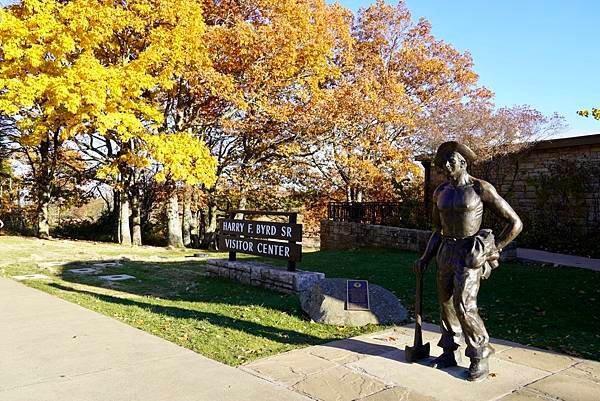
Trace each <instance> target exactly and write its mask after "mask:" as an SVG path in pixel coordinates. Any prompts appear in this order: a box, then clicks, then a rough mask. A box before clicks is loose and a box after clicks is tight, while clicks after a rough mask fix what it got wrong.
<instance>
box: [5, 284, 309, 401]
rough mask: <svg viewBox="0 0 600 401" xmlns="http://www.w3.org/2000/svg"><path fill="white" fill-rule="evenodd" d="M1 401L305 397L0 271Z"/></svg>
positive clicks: (202, 400) (278, 400)
mask: <svg viewBox="0 0 600 401" xmlns="http://www.w3.org/2000/svg"><path fill="white" fill-rule="evenodd" d="M0 400H2V401H138V400H139V401H184V400H185V401H187V400H190V401H192V400H193V401H220V400H236V401H237V400H257V401H258V400H273V401H283V400H292V401H309V399H308V398H306V397H305V396H303V395H301V394H298V393H297V392H294V391H291V390H288V389H286V388H285V387H282V386H279V385H276V384H273V383H271V382H268V381H265V380H263V379H260V378H258V377H256V376H254V375H252V374H250V373H248V372H244V371H243V370H241V369H236V368H233V367H230V366H227V365H224V364H222V363H219V362H216V361H213V360H211V359H208V358H205V357H203V356H201V355H198V354H196V353H194V352H192V351H190V350H187V349H184V348H181V347H179V346H177V345H175V344H172V343H170V342H168V341H165V340H163V339H161V338H158V337H155V336H152V335H150V334H147V333H145V332H143V331H140V330H138V329H135V328H133V327H130V326H128V325H126V324H124V323H121V322H118V321H116V320H113V319H111V318H109V317H106V316H103V315H100V314H98V313H96V312H93V311H90V310H88V309H84V308H82V307H80V306H77V305H75V304H72V303H69V302H67V301H64V300H61V299H59V298H56V297H53V296H51V295H49V294H46V293H44V292H41V291H37V290H35V289H32V288H29V287H26V286H24V285H22V284H19V283H17V282H15V281H12V280H9V279H4V278H0Z"/></svg>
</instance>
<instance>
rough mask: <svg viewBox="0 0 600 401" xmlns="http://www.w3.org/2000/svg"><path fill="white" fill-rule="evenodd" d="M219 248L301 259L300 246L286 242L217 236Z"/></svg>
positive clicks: (279, 257)
mask: <svg viewBox="0 0 600 401" xmlns="http://www.w3.org/2000/svg"><path fill="white" fill-rule="evenodd" d="M219 249H226V250H228V251H231V252H241V253H248V254H250V255H258V256H266V257H268V258H275V259H285V260H290V261H292V262H299V261H300V260H301V259H302V246H301V245H298V244H290V243H288V242H275V241H265V240H258V239H252V238H238V237H231V236H227V235H221V236H219Z"/></svg>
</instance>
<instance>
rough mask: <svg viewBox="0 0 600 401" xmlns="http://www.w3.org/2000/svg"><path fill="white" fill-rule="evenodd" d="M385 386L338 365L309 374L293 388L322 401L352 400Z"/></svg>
mask: <svg viewBox="0 0 600 401" xmlns="http://www.w3.org/2000/svg"><path fill="white" fill-rule="evenodd" d="M385 387H386V385H385V384H384V383H382V382H380V381H379V380H375V379H373V378H370V377H367V376H363V375H360V374H357V373H355V372H353V371H351V370H349V369H346V368H344V367H341V366H337V367H335V368H332V369H328V370H326V371H323V372H320V373H319V374H317V375H311V376H308V377H307V378H306V379H304V380H302V381H301V382H299V383H297V384H296V385H294V387H293V388H294V389H295V390H297V391H300V392H301V393H304V394H306V395H308V396H310V397H312V398H315V399H318V400H322V401H352V400H356V399H360V398H363V397H366V396H368V395H371V394H374V393H377V392H379V391H381V390H383V389H384V388H385Z"/></svg>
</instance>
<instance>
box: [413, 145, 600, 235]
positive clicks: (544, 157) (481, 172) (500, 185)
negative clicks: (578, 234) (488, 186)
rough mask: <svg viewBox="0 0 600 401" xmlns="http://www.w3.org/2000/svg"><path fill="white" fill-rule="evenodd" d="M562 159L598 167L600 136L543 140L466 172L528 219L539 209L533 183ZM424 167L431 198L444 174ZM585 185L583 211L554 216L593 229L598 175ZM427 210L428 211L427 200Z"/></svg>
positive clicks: (599, 194)
mask: <svg viewBox="0 0 600 401" xmlns="http://www.w3.org/2000/svg"><path fill="white" fill-rule="evenodd" d="M565 161H567V162H577V163H582V162H585V163H587V164H588V165H592V166H596V169H598V168H600V135H589V136H586V137H576V138H562V139H555V140H549V141H542V142H539V143H538V144H536V145H534V146H533V147H531V148H528V149H525V150H523V151H521V152H518V153H513V154H509V155H506V156H504V157H502V158H497V159H493V160H492V161H489V162H486V163H481V164H478V165H475V166H472V167H471V168H470V169H469V172H470V173H471V174H473V175H474V176H476V177H479V178H483V179H485V180H487V181H489V182H490V183H492V184H493V185H494V186H495V187H496V189H497V190H498V193H500V194H501V195H502V196H503V197H505V199H506V200H507V201H508V202H509V203H510V204H511V206H512V207H513V208H514V209H515V211H516V212H517V214H519V215H520V216H521V217H523V218H525V219H527V218H528V217H532V216H535V215H536V214H538V212H539V207H540V201H539V199H538V194H537V193H536V189H537V188H536V185H539V184H538V183H537V182H538V181H539V179H540V177H542V176H545V175H548V174H550V173H551V166H552V165H553V164H558V163H564V162H565ZM426 162H427V163H430V161H426ZM424 165H425V163H424ZM426 168H429V169H430V180H429V184H428V185H427V186H426V193H425V196H426V199H427V200H429V201H430V200H431V198H432V197H431V194H432V193H433V191H434V190H435V188H436V187H437V186H438V185H439V184H440V183H442V182H443V181H444V177H443V175H442V174H441V172H440V171H438V169H437V168H435V167H432V166H431V165H430V164H428V165H427V166H426ZM586 187H587V189H586V191H585V193H584V194H582V196H583V202H584V205H585V210H583V211H582V212H581V213H579V214H577V215H576V216H575V215H574V213H573V211H572V210H565V213H563V215H564V216H563V215H561V213H560V211H558V214H559V215H558V216H557V219H558V221H560V222H561V223H562V224H577V225H579V226H582V227H587V228H588V229H589V230H596V229H598V224H599V223H600V176H594V175H590V177H589V180H588V182H587V183H586ZM553 196H557V197H560V196H561V194H560V191H559V190H557V191H556V194H555V195H554V194H553ZM427 209H428V213H430V210H431V204H430V203H429V202H428V203H427ZM525 228H526V229H527V227H525Z"/></svg>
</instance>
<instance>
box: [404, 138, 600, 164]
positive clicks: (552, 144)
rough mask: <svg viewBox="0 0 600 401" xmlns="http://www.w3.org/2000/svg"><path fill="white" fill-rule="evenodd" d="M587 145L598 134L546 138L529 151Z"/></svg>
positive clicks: (425, 156) (424, 156)
mask: <svg viewBox="0 0 600 401" xmlns="http://www.w3.org/2000/svg"><path fill="white" fill-rule="evenodd" d="M587 145H600V134H594V135H584V136H574V137H570V138H557V139H547V140H544V141H539V142H537V143H536V144H535V145H533V147H532V148H530V151H535V150H541V149H558V148H572V147H576V146H587ZM434 156H435V153H427V154H422V155H417V156H416V157H415V160H416V161H419V162H428V161H431V160H432V159H433V157H434Z"/></svg>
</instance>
